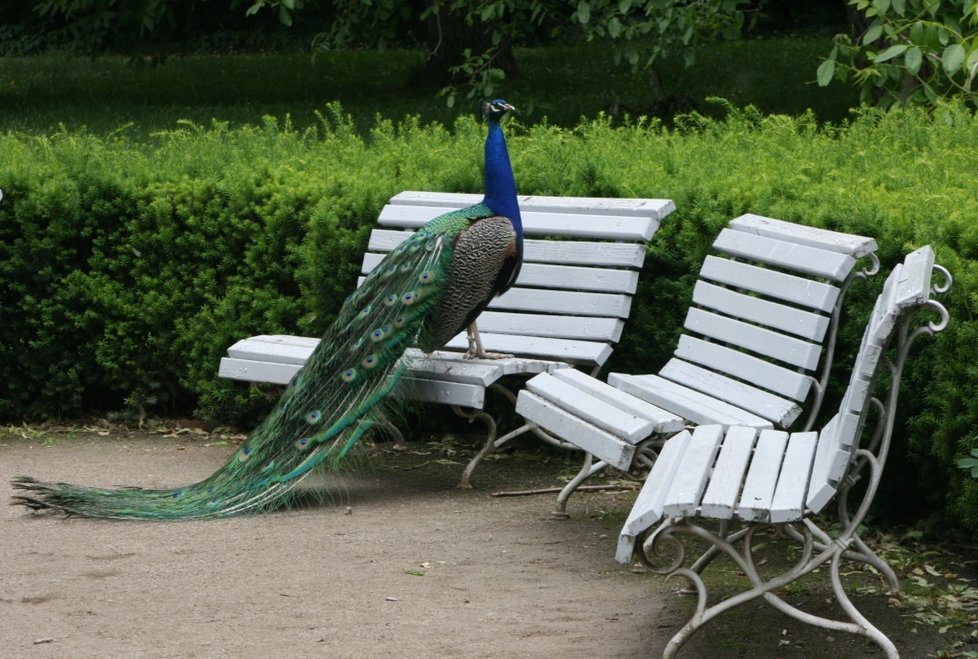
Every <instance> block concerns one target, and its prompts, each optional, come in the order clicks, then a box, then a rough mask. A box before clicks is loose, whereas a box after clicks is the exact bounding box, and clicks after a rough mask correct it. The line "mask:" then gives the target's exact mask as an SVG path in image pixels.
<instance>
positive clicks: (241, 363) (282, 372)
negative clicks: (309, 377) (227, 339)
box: [217, 357, 302, 384]
mask: <svg viewBox="0 0 978 659" xmlns="http://www.w3.org/2000/svg"><path fill="white" fill-rule="evenodd" d="M300 368H302V366H301V365H299V364H282V363H279V362H267V361H260V360H256V359H237V358H234V357H222V358H221V363H220V366H218V369H217V374H218V375H219V376H220V377H222V378H228V379H230V380H243V381H245V382H268V383H271V384H288V383H289V381H290V380H291V379H292V377H293V376H294V375H295V374H296V373H298V372H299V369H300Z"/></svg>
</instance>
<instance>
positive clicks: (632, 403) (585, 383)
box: [553, 368, 685, 433]
mask: <svg viewBox="0 0 978 659" xmlns="http://www.w3.org/2000/svg"><path fill="white" fill-rule="evenodd" d="M553 376H554V377H555V378H557V379H559V380H563V381H564V382H566V383H568V384H570V385H572V386H574V387H577V388H578V389H579V390H581V391H583V392H586V393H587V394H588V395H590V396H593V397H594V398H596V399H598V400H601V401H604V402H606V403H609V404H611V405H614V406H615V407H616V408H618V409H620V410H623V411H625V412H628V413H629V414H634V415H636V416H638V417H640V418H643V419H648V420H649V421H651V422H652V424H653V432H656V433H670V432H679V431H680V430H682V429H683V428H684V427H685V424H684V422H683V419H682V417H680V416H677V415H675V414H672V413H671V412H667V411H666V410H664V409H662V408H661V407H657V406H655V405H652V404H651V403H649V402H646V401H644V400H642V399H640V398H636V397H635V396H632V395H631V394H628V393H626V392H624V391H622V390H620V389H616V388H615V387H612V386H611V385H610V384H606V383H604V382H602V381H601V380H598V379H597V378H594V377H591V376H590V375H587V374H586V373H582V372H580V371H578V370H577V369H573V368H565V369H561V370H559V371H554V372H553Z"/></svg>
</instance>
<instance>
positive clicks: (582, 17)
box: [577, 0, 591, 25]
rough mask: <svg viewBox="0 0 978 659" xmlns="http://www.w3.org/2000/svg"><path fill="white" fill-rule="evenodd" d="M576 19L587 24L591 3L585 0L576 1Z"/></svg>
mask: <svg viewBox="0 0 978 659" xmlns="http://www.w3.org/2000/svg"><path fill="white" fill-rule="evenodd" d="M577 20H578V21H580V22H581V25H587V24H588V21H590V20H591V5H589V4H588V3H587V2H586V1H585V0H580V2H578V3H577Z"/></svg>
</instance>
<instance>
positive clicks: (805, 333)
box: [693, 280, 829, 342]
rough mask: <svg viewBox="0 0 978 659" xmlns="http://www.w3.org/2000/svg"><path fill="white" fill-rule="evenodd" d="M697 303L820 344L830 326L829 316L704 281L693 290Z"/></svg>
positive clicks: (694, 301)
mask: <svg viewBox="0 0 978 659" xmlns="http://www.w3.org/2000/svg"><path fill="white" fill-rule="evenodd" d="M693 303H694V304H698V305H700V306H701V307H705V308H708V309H712V310H713V311H718V312H720V313H722V314H725V315H727V316H733V317H734V318H739V319H741V320H745V321H748V322H751V323H757V324H760V325H764V326H766V327H770V328H772V329H776V330H781V331H784V332H788V333H790V334H794V335H795V336H800V337H801V338H803V339H807V340H809V341H818V342H820V341H821V340H822V339H823V338H824V337H825V331H826V330H827V329H828V327H829V319H828V318H827V317H826V316H822V315H819V314H816V313H812V312H810V311H804V310H802V309H797V308H795V307H789V306H786V305H783V304H778V303H777V302H771V301H770V300H763V299H761V298H758V297H755V296H752V295H745V294H743V293H738V292H736V291H732V290H730V289H729V288H723V287H722V286H716V285H715V284H711V283H709V282H705V281H702V280H701V281H698V282H696V285H695V286H694V287H693Z"/></svg>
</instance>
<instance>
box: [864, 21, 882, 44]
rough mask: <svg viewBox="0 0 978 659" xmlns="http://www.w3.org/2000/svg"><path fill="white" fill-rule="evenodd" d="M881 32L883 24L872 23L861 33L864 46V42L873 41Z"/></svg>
mask: <svg viewBox="0 0 978 659" xmlns="http://www.w3.org/2000/svg"><path fill="white" fill-rule="evenodd" d="M881 34H883V24H882V23H873V25H871V26H870V27H869V29H868V30H866V34H864V35H863V45H864V46H865V45H866V44H870V43H873V42H874V41H876V40H877V39H879V38H880V35H881Z"/></svg>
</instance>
